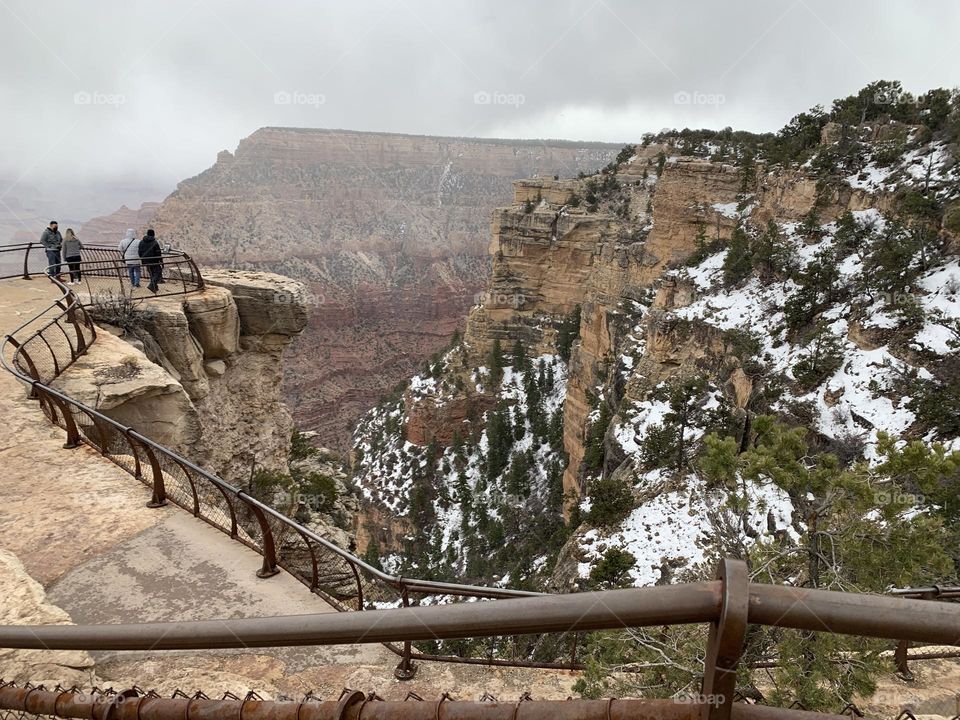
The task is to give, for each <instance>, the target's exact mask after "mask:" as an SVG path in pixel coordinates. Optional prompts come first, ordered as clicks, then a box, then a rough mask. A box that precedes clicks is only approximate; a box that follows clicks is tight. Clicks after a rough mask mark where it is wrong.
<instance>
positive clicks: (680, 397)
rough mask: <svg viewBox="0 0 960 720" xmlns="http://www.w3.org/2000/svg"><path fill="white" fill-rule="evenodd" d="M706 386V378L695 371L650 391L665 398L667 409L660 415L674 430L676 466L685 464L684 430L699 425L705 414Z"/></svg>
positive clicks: (678, 467)
mask: <svg viewBox="0 0 960 720" xmlns="http://www.w3.org/2000/svg"><path fill="white" fill-rule="evenodd" d="M706 390H707V381H706V379H704V378H703V377H702V376H699V375H697V376H693V377H687V378H682V379H680V380H678V381H675V382H673V383H670V384H668V385H665V386H661V387H658V388H656V389H655V390H654V392H653V393H651V396H652V397H653V399H655V400H661V401H666V402H668V403H669V405H670V410H669V412H667V413H665V414H664V416H663V421H664V422H663V424H664V426H666V427H667V428H669V429H670V430H671V431H672V432H673V433H674V438H675V441H674V445H673V446H674V448H675V451H674V463H673V466H674V468H675V469H676V470H681V469H683V467H684V466H685V465H686V464H687V452H688V448H687V440H686V432H687V430H688V429H690V428H691V427H695V426H697V425H699V424H700V423H701V422H703V421H704V420H705V419H706V417H707V413H706V412H705V411H704V409H703V404H704V393H705V392H706Z"/></svg>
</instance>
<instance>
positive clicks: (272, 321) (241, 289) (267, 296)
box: [203, 269, 308, 337]
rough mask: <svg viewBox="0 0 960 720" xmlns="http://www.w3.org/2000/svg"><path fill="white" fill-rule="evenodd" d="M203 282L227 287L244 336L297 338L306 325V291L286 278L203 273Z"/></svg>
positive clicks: (252, 273)
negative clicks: (235, 307) (234, 304)
mask: <svg viewBox="0 0 960 720" xmlns="http://www.w3.org/2000/svg"><path fill="white" fill-rule="evenodd" d="M203 278H204V281H205V282H206V283H207V284H208V285H212V286H214V287H222V288H227V289H228V290H229V291H230V293H231V294H232V295H233V299H234V301H235V302H236V306H237V311H238V313H239V315H240V333H241V334H242V335H283V336H286V337H293V336H295V335H298V334H299V333H300V332H301V331H302V330H303V328H304V327H306V324H307V304H308V298H307V290H306V288H305V287H304V285H303V284H302V283H299V282H297V281H296V280H291V279H290V278H288V277H284V276H283V275H276V274H275V273H269V272H256V271H248V270H206V269H205V270H204V273H203Z"/></svg>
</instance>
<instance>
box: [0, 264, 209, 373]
mask: <svg viewBox="0 0 960 720" xmlns="http://www.w3.org/2000/svg"><path fill="white" fill-rule="evenodd" d="M3 252H9V248H3V249H0V255H2V254H3ZM24 252H29V249H27V250H24ZM84 252H85V253H88V255H89V256H92V258H93V259H89V260H82V261H81V262H80V263H77V264H76V265H75V269H76V272H77V274H78V275H79V277H80V281H79V282H80V286H79V289H77V290H75V289H74V288H76V287H78V286H76V285H71V286H68V285H64V283H63V282H62V281H61V280H59V279H57V278H56V277H53V278H51V281H52V282H53V283H54V284H55V285H57V287H58V288H59V290H60V291H61V292H62V296H61V297H60V298H58V299H57V300H56V301H54V302H53V303H52V304H51V305H50V306H49V307H48V308H46V309H44V310H43V312H41V313H39V314H38V315H37V316H35V317H34V318H31V319H30V320H28V321H27V322H26V323H24V324H23V325H21V326H20V327H18V328H17V329H15V330H13V331H12V332H11V333H9V334H8V335H7V336H6V340H5V344H8V345H10V346H12V347H13V353H12V359H11V362H12V364H13V366H14V367H15V368H16V369H17V370H18V371H19V372H20V373H21V374H23V375H26V376H27V377H29V378H30V379H31V380H36V381H40V382H43V383H49V382H51V381H53V380H54V379H56V378H57V377H59V375H60V374H61V373H62V372H63V371H64V370H66V368H68V367H69V366H70V365H71V364H73V363H74V362H75V361H76V360H77V358H78V357H80V356H81V355H83V354H84V353H85V352H86V350H87V348H88V347H89V346H90V344H91V343H93V342H94V341H95V340H96V335H97V331H96V327H95V325H94V323H93V319H92V317H91V314H90V312H89V310H88V307H90V306H101V307H102V306H105V305H108V304H121V303H138V302H140V301H142V300H145V299H146V298H148V297H155V296H166V295H185V294H188V293H192V292H198V291H200V290H203V277H202V276H201V275H200V271H199V269H198V268H197V266H196V264H195V263H194V261H193V259H191V258H190V257H189V256H188V255H185V254H183V253H173V254H171V253H168V254H164V255H163V256H162V257H161V260H162V262H163V265H164V276H165V281H164V283H163V284H162V285H159V286H158V290H157V292H156V293H151V292H150V291H149V290H148V289H146V288H145V287H134V286H133V285H132V284H131V282H130V278H129V275H128V272H127V265H126V264H125V263H124V261H123V259H122V258H121V257H120V253H119V252H118V251H116V250H112V249H110V248H89V249H88V248H84ZM26 262H27V261H26V260H24V263H26ZM25 267H26V265H25ZM64 268H66V264H64ZM45 271H46V268H44V269H43V270H42V271H40V272H37V273H34V275H39V274H41V273H45ZM62 274H64V275H66V274H67V272H64V273H62ZM4 349H5V348H4Z"/></svg>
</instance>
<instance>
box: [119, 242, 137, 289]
mask: <svg viewBox="0 0 960 720" xmlns="http://www.w3.org/2000/svg"><path fill="white" fill-rule="evenodd" d="M117 248H118V249H119V250H120V252H121V254H122V255H123V259H124V262H126V263H127V272H128V273H129V274H130V284H131V285H133V287H135V288H138V287H140V241H139V240H138V239H137V234H136V233H135V232H134V231H133V228H127V234H126V235H124V236H123V240H121V241H120V244H119V245H118V246H117Z"/></svg>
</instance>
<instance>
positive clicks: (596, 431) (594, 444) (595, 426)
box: [583, 402, 612, 473]
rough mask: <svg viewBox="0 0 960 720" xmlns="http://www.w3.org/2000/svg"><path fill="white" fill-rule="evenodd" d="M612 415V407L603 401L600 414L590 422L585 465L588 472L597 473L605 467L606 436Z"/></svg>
mask: <svg viewBox="0 0 960 720" xmlns="http://www.w3.org/2000/svg"><path fill="white" fill-rule="evenodd" d="M611 417H612V413H611V412H610V408H609V407H607V404H606V403H605V402H601V403H600V414H599V415H598V417H597V419H596V420H594V421H593V422H592V423H591V424H590V428H589V429H588V430H587V439H586V442H585V443H584V445H585V447H584V452H583V467H584V469H585V470H586V471H587V472H591V473H595V472H599V471H600V470H602V469H603V459H604V457H605V455H606V443H605V438H606V434H607V428H608V427H609V426H610V419H611Z"/></svg>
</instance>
